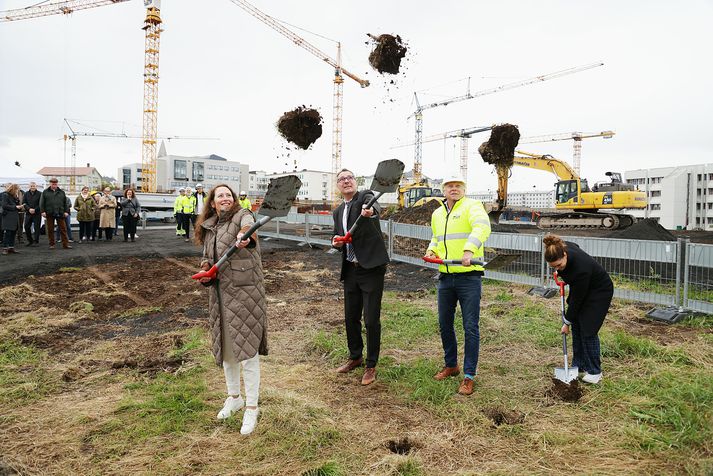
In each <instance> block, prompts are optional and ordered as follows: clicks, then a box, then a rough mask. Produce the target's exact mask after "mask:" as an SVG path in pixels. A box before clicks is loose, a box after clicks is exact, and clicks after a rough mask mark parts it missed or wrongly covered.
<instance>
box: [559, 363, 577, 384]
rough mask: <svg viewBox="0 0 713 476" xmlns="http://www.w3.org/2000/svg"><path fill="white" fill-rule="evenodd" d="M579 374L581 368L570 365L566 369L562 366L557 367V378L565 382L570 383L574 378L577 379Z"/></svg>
mask: <svg viewBox="0 0 713 476" xmlns="http://www.w3.org/2000/svg"><path fill="white" fill-rule="evenodd" d="M578 376H579V368H577V367H569V368H567V369H566V370H565V369H564V368H562V367H556V368H555V378H556V379H557V380H559V381H561V382H564V383H570V382H571V381H573V380H577V377H578Z"/></svg>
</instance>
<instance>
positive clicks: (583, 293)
mask: <svg viewBox="0 0 713 476" xmlns="http://www.w3.org/2000/svg"><path fill="white" fill-rule="evenodd" d="M543 241H544V243H545V260H546V261H547V263H548V264H549V265H550V266H551V267H552V268H554V269H556V270H557V274H558V275H559V277H560V278H562V280H563V281H564V282H565V283H567V284H568V285H569V296H567V311H566V312H565V323H564V325H563V326H562V333H563V334H567V333H568V332H569V330H570V327H571V329H572V347H573V351H572V354H573V355H572V366H576V367H579V368H580V370H584V372H585V374H584V377H582V381H584V382H587V383H599V382H600V381H601V379H602V368H601V357H600V349H599V334H598V333H599V329H600V328H601V327H602V324H603V323H604V317H605V316H606V315H607V312H609V306H610V305H611V300H612V297H613V296H614V283H612V280H611V278H610V277H609V274H607V272H606V271H605V270H604V268H603V267H602V265H600V264H599V263H597V262H596V261H595V260H594V258H592V257H591V256H589V255H588V254H587V253H585V252H584V251H582V249H581V248H580V247H579V246H577V244H576V243H570V242H569V241H563V240H562V239H561V238H560V237H559V236H557V235H547V236H545V238H544V240H543Z"/></svg>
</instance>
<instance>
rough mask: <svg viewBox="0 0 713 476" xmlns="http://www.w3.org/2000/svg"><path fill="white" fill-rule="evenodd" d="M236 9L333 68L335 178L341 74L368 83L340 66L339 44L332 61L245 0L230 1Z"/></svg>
mask: <svg viewBox="0 0 713 476" xmlns="http://www.w3.org/2000/svg"><path fill="white" fill-rule="evenodd" d="M230 1H231V2H233V3H234V4H236V5H237V6H238V7H240V8H242V9H243V10H244V11H246V12H247V13H249V14H250V15H252V16H254V17H255V18H257V19H258V20H260V21H261V22H263V23H265V24H266V25H267V26H269V27H270V28H272V29H273V30H275V31H277V32H278V33H280V34H281V35H282V36H284V37H286V38H287V39H288V40H290V41H292V42H293V43H294V44H295V45H297V46H299V47H300V48H302V49H305V50H307V51H308V52H309V53H311V54H312V55H314V56H316V57H317V58H319V59H321V60H322V61H324V62H325V63H327V64H328V65H330V66H332V67H333V68H334V99H333V109H332V112H333V114H332V173H333V174H334V176H335V177H336V175H337V172H339V170H340V169H341V168H342V100H343V91H342V90H343V84H344V78H343V77H342V74H344V75H346V76H347V77H349V78H351V79H353V80H354V81H356V82H357V83H359V86H361V87H362V88H365V87H367V86H369V81H367V80H365V79H361V78H360V77H359V76H357V75H355V74H353V73H351V72H349V71H347V70H346V69H345V68H344V67H342V64H341V43H339V42H337V59H336V60H335V59H333V58H332V57H330V56H329V55H328V54H326V53H324V52H322V51H321V50H320V49H319V48H317V47H316V46H314V45H312V44H311V43H310V42H308V41H307V40H305V39H304V38H302V37H301V36H299V35H298V34H296V33H295V32H293V31H292V30H290V29H289V28H287V27H286V26H284V25H283V24H282V23H280V22H279V21H277V20H276V19H275V18H273V17H271V16H270V15H268V14H266V13H264V12H262V11H260V10H258V9H257V8H255V7H254V6H253V5H251V4H250V3H248V2H246V1H245V0H230ZM332 41H333V40H332ZM330 184H331V185H330V187H331V189H330V193H331V196H332V197H333V199H334V197H335V196H336V193H335V190H334V180H331V181H330Z"/></svg>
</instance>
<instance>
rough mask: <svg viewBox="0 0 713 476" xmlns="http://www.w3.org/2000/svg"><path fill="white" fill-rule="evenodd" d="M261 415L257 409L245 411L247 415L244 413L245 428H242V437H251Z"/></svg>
mask: <svg viewBox="0 0 713 476" xmlns="http://www.w3.org/2000/svg"><path fill="white" fill-rule="evenodd" d="M259 413H260V410H259V409H257V408H255V409H254V410H251V409H249V408H248V409H247V410H245V413H243V426H241V427H240V434H241V435H249V434H250V433H252V432H253V430H254V429H255V425H257V416H258V414H259Z"/></svg>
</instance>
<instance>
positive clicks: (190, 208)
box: [181, 187, 196, 241]
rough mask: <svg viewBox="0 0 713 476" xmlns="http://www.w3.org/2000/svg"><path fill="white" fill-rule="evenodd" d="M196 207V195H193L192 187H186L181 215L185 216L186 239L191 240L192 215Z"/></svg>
mask: <svg viewBox="0 0 713 476" xmlns="http://www.w3.org/2000/svg"><path fill="white" fill-rule="evenodd" d="M195 209H196V197H194V196H193V190H192V189H191V187H186V193H185V195H183V199H182V200H181V215H182V217H183V231H184V233H185V237H186V239H185V241H191V217H192V216H193V212H194V211H195Z"/></svg>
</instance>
